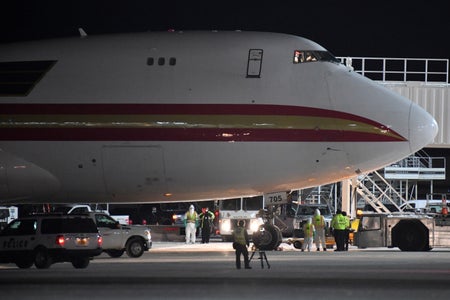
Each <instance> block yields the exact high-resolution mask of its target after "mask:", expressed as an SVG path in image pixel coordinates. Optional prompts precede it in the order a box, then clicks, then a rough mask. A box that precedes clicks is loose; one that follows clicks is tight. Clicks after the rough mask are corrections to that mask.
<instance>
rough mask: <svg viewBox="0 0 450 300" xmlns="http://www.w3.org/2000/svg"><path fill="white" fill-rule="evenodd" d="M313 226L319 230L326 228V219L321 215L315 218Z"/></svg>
mask: <svg viewBox="0 0 450 300" xmlns="http://www.w3.org/2000/svg"><path fill="white" fill-rule="evenodd" d="M313 224H314V226H315V227H316V228H317V229H321V228H324V227H325V219H324V218H323V216H321V215H317V216H314V218H313Z"/></svg>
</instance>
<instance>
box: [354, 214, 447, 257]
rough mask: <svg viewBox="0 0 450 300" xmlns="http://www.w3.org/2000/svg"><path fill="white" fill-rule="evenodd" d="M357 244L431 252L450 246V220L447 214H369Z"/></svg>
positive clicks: (362, 221) (364, 216)
mask: <svg viewBox="0 0 450 300" xmlns="http://www.w3.org/2000/svg"><path fill="white" fill-rule="evenodd" d="M354 245H356V246H358V247H359V248H367V247H390V248H392V247H398V248H399V249H400V250H402V251H428V250H431V249H432V248H439V247H450V217H449V216H447V215H444V214H435V215H427V214H417V213H365V214H363V215H362V217H361V220H360V223H359V227H358V231H357V232H355V240H354Z"/></svg>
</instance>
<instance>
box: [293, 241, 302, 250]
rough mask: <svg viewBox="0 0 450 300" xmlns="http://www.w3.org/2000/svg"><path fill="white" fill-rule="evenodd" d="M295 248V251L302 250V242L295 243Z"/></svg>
mask: <svg viewBox="0 0 450 300" xmlns="http://www.w3.org/2000/svg"><path fill="white" fill-rule="evenodd" d="M294 248H295V249H302V242H300V241H295V242H294Z"/></svg>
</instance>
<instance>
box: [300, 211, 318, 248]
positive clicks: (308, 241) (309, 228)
mask: <svg viewBox="0 0 450 300" xmlns="http://www.w3.org/2000/svg"><path fill="white" fill-rule="evenodd" d="M314 232H315V229H314V225H313V223H312V218H308V221H307V222H306V223H305V224H303V236H304V240H303V245H302V252H303V251H305V249H308V251H311V248H312V243H313V239H314Z"/></svg>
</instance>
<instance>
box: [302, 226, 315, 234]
mask: <svg viewBox="0 0 450 300" xmlns="http://www.w3.org/2000/svg"><path fill="white" fill-rule="evenodd" d="M303 232H304V233H305V237H312V236H313V234H314V226H313V224H308V223H306V224H305V225H303Z"/></svg>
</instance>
